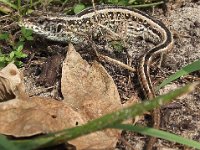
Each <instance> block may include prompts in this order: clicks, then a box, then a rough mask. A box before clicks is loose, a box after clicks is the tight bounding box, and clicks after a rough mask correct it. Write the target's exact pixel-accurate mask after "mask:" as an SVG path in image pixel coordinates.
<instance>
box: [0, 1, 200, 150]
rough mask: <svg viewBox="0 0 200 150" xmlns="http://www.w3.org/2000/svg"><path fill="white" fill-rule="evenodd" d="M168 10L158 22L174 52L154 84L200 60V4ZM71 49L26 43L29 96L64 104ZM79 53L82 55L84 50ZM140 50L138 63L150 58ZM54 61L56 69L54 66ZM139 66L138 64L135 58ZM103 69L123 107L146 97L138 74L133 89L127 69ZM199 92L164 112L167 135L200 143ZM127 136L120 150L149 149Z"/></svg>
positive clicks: (160, 143)
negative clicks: (166, 31) (170, 39)
mask: <svg viewBox="0 0 200 150" xmlns="http://www.w3.org/2000/svg"><path fill="white" fill-rule="evenodd" d="M167 5H168V12H167V14H166V16H164V15H163V11H162V10H161V9H160V8H155V9H154V13H153V16H155V17H156V18H159V19H160V20H162V21H163V22H164V23H165V24H166V26H168V27H169V28H170V30H171V31H172V33H173V35H174V47H173V50H172V51H171V53H169V54H167V55H166V56H165V57H164V60H163V63H162V66H161V69H155V70H152V72H151V73H152V78H153V82H154V83H155V82H161V81H162V80H163V79H164V78H166V77H168V76H169V75H171V74H172V73H174V72H176V71H177V70H179V69H180V68H182V67H184V66H185V65H187V64H189V63H192V62H194V61H195V60H199V59H200V1H198V0H188V1H184V0H176V1H170V2H169V3H168V4H167ZM148 13H152V11H151V10H150V11H149V12H148ZM0 44H2V43H0ZM66 46H67V44H63V43H56V42H51V41H48V40H45V39H41V38H40V37H38V36H35V40H34V41H32V42H27V43H26V45H25V52H26V53H28V54H29V57H28V59H27V60H25V65H24V68H23V69H22V70H23V71H24V76H25V84H26V90H27V92H28V93H29V95H41V96H51V97H54V98H56V99H59V100H60V99H62V95H61V94H60V85H59V80H60V76H61V67H60V65H61V61H62V60H63V59H64V56H65V54H66ZM76 47H77V49H81V46H80V45H77V46H76ZM136 47H137V46H136ZM137 48H138V49H139V52H138V49H136V51H137V52H132V54H136V57H135V58H138V56H139V55H141V52H144V51H142V49H143V48H144V47H137ZM140 50H141V51H140ZM37 51H38V52H37ZM80 53H82V55H83V57H84V58H86V59H91V57H92V56H91V55H90V54H85V53H84V52H83V51H81V50H80ZM115 57H117V58H119V59H121V57H123V56H118V55H115ZM122 59H123V58H122ZM52 60H53V62H54V63H53V64H52V63H51V61H52ZM133 60H137V59H134V58H133ZM136 63H137V61H133V63H132V64H133V65H135V64H136ZM55 64H57V65H55ZM103 64H104V66H105V68H106V69H107V70H108V72H109V73H110V74H111V75H112V77H113V79H114V81H115V82H116V85H117V86H118V89H119V92H120V96H121V98H122V101H123V102H124V101H126V100H127V99H128V98H130V97H131V96H138V95H139V97H140V95H141V94H140V93H141V91H140V90H139V91H138V88H137V87H138V86H139V82H138V81H137V77H136V75H135V74H131V77H133V81H135V82H134V84H133V85H130V84H129V82H128V77H129V75H130V74H129V73H127V72H125V73H124V70H123V69H122V70H120V69H116V68H115V66H112V67H111V66H110V65H109V64H106V63H103ZM49 66H51V67H49ZM48 68H51V69H48ZM196 80H200V71H197V72H195V73H193V74H191V75H188V76H186V77H183V78H181V79H179V80H177V81H176V82H174V83H172V84H169V85H167V86H165V87H164V88H163V89H162V90H160V94H163V93H166V92H168V91H169V90H172V89H176V88H178V87H181V86H183V85H185V84H186V83H190V82H193V81H196ZM156 84H157V83H156ZM199 91H200V90H199V89H197V90H196V91H194V92H193V93H191V94H189V95H187V96H183V97H181V98H180V99H178V100H175V101H174V102H172V103H170V104H168V105H166V106H163V107H162V108H161V114H162V116H161V129H162V130H165V131H169V132H171V133H175V134H178V135H182V136H183V137H186V138H189V139H193V140H196V141H199V142H200V94H199ZM148 119H149V118H148V117H147V118H144V119H143V120H141V121H139V122H138V124H140V123H144V122H145V121H146V120H148ZM144 120H145V121H144ZM122 135H123V136H122V138H121V139H119V142H118V144H117V146H116V149H118V150H129V149H135V150H140V149H142V147H143V145H144V143H146V137H144V136H142V135H138V134H135V133H132V132H123V134H122ZM155 148H156V149H160V150H166V149H187V148H186V147H184V146H182V145H179V144H175V143H171V142H168V141H164V140H161V139H158V140H157V143H156V144H155Z"/></svg>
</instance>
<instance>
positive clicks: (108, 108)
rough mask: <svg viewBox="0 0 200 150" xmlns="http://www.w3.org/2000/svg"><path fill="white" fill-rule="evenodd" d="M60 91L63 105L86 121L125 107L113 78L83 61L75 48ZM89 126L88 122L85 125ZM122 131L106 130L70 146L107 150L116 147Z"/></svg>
mask: <svg viewBox="0 0 200 150" xmlns="http://www.w3.org/2000/svg"><path fill="white" fill-rule="evenodd" d="M61 90H62V94H63V97H64V102H65V103H66V104H68V105H69V106H71V107H72V108H73V109H74V110H75V111H77V112H79V113H80V115H81V116H82V117H84V118H87V121H89V120H93V119H95V118H98V117H101V116H103V115H105V114H107V113H110V112H113V111H116V110H118V109H120V108H122V105H121V102H120V97H119V93H118V91H117V87H116V85H115V84H114V81H113V79H112V77H111V76H110V75H109V74H108V73H107V71H106V70H105V69H104V67H103V66H102V65H101V64H99V63H98V62H94V63H93V64H92V65H90V64H88V62H87V61H86V60H83V59H82V58H81V56H80V55H79V53H77V52H76V51H75V49H74V47H73V46H72V45H69V48H68V52H67V57H66V59H65V61H64V63H63V68H62V79H61ZM84 123H87V122H84ZM120 133H121V132H120V131H119V130H110V129H108V130H105V131H100V132H95V133H92V134H90V135H86V136H84V137H80V138H77V139H75V140H72V141H70V142H69V143H71V144H73V145H75V146H76V147H77V149H88V148H90V149H102V148H103V149H108V148H112V149H113V148H114V147H115V146H116V143H117V140H118V138H119V135H120Z"/></svg>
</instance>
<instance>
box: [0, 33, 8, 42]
mask: <svg viewBox="0 0 200 150" xmlns="http://www.w3.org/2000/svg"><path fill="white" fill-rule="evenodd" d="M8 38H9V33H0V40H8Z"/></svg>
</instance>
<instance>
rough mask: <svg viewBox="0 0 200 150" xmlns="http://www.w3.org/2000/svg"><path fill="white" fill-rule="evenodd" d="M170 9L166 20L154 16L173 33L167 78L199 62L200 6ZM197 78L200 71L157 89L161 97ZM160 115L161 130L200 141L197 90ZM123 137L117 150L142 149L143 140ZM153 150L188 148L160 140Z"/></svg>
mask: <svg viewBox="0 0 200 150" xmlns="http://www.w3.org/2000/svg"><path fill="white" fill-rule="evenodd" d="M169 8H170V9H169V12H168V14H167V17H164V16H162V15H159V16H157V18H160V19H161V20H163V22H165V24H166V25H167V26H168V27H169V28H170V29H171V31H172V32H173V34H174V42H175V44H174V47H173V50H172V52H171V53H169V54H167V57H166V59H165V60H164V63H163V65H162V70H163V71H164V72H165V75H164V76H166V77H167V76H168V75H170V74H172V73H173V72H175V71H177V70H179V69H180V68H181V67H184V66H186V65H187V64H190V63H192V62H194V61H195V60H199V59H200V3H199V2H198V1H197V2H196V3H194V2H183V1H180V2H179V3H171V4H170V7H169ZM155 14H156V13H155ZM158 76H159V75H158ZM160 76H162V74H160ZM199 77H200V72H199V71H197V72H196V73H193V74H191V75H188V76H187V77H183V78H181V79H179V80H178V81H176V82H175V83H172V84H170V85H167V86H165V87H164V88H163V89H162V90H160V94H162V93H166V92H167V91H169V90H172V89H175V88H177V87H181V86H183V85H185V84H186V83H189V82H192V81H196V80H198V81H199ZM161 112H162V116H161V129H163V130H165V131H168V132H171V133H175V134H178V135H181V136H183V137H186V138H189V139H193V140H196V141H199V142H200V132H199V131H200V94H199V88H198V89H196V91H194V92H193V93H191V94H189V95H186V96H183V97H181V98H179V99H178V100H176V101H174V102H172V103H171V104H168V105H167V106H164V107H162V110H161ZM124 135H125V136H124V137H123V138H124V139H122V141H120V143H121V142H122V143H123V144H122V145H123V146H122V145H121V146H119V148H118V149H127V150H128V149H136V150H140V149H142V147H143V144H144V137H142V136H139V135H135V134H134V135H133V134H132V133H129V132H126V133H125V134H124ZM124 141H126V142H124ZM127 142H128V144H127ZM129 144H130V145H129ZM155 148H156V149H159V150H169V149H187V148H186V147H183V146H182V145H179V144H175V143H172V142H167V141H164V140H160V139H158V141H157V143H156V144H155Z"/></svg>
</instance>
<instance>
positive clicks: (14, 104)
mask: <svg viewBox="0 0 200 150" xmlns="http://www.w3.org/2000/svg"><path fill="white" fill-rule="evenodd" d="M77 122H79V123H81V124H82V123H83V122H85V120H84V119H83V117H81V116H80V115H79V114H78V112H75V111H74V110H73V109H72V108H70V107H68V106H66V105H64V104H63V103H62V102H61V101H56V100H54V99H48V98H41V97H31V98H28V99H26V100H21V99H14V100H12V101H8V102H4V103H0V132H1V134H5V135H12V136H15V137H27V136H33V135H37V134H45V133H50V132H55V131H59V130H63V129H66V128H70V127H75V126H76V123H77Z"/></svg>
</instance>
